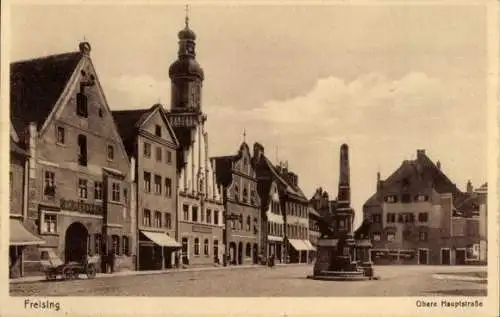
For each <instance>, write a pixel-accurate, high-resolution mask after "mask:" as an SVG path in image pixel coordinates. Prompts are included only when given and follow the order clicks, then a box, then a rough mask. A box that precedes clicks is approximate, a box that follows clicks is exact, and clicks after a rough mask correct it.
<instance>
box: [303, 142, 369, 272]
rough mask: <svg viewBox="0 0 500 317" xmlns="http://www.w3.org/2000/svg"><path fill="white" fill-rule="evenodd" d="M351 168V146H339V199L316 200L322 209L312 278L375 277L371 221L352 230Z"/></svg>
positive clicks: (324, 198) (321, 197)
mask: <svg viewBox="0 0 500 317" xmlns="http://www.w3.org/2000/svg"><path fill="white" fill-rule="evenodd" d="M349 178H350V172H349V147H348V146H347V144H342V146H341V147H340V173H339V185H338V196H337V200H334V201H330V200H328V195H327V194H323V195H319V196H320V201H319V202H318V203H317V207H318V208H319V213H320V221H319V227H320V233H321V236H320V238H319V239H318V256H317V260H316V263H315V265H314V271H313V275H312V276H308V277H309V278H313V279H326V280H366V279H371V278H372V277H373V268H372V263H371V258H370V253H371V247H372V244H371V241H370V222H369V221H364V222H363V224H362V225H361V226H360V227H359V228H358V229H357V230H356V232H353V230H352V226H353V222H354V209H353V208H352V207H351V189H350V179H349Z"/></svg>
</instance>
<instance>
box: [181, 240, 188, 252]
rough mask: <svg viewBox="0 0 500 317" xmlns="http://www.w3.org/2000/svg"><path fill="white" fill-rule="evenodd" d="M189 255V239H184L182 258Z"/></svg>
mask: <svg viewBox="0 0 500 317" xmlns="http://www.w3.org/2000/svg"><path fill="white" fill-rule="evenodd" d="M187 254H188V238H182V256H187Z"/></svg>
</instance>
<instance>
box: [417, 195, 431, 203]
mask: <svg viewBox="0 0 500 317" xmlns="http://www.w3.org/2000/svg"><path fill="white" fill-rule="evenodd" d="M415 200H416V201H418V202H423V201H428V200H429V196H427V195H417V196H415Z"/></svg>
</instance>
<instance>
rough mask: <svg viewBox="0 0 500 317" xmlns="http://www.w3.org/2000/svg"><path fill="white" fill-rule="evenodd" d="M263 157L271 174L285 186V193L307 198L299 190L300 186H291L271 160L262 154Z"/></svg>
mask: <svg viewBox="0 0 500 317" xmlns="http://www.w3.org/2000/svg"><path fill="white" fill-rule="evenodd" d="M263 159H264V162H265V163H266V165H267V166H268V168H269V170H270V171H271V173H272V174H273V176H274V177H275V178H276V179H277V180H278V181H279V182H280V183H281V184H282V185H283V186H284V187H285V189H286V192H287V193H289V194H292V195H294V196H297V197H298V198H301V199H305V200H307V198H306V196H305V195H304V193H303V192H302V190H300V188H298V187H296V186H292V185H291V184H289V183H288V182H287V181H286V180H285V179H284V178H283V177H281V175H280V174H279V173H278V171H277V170H276V167H274V165H273V163H271V161H269V159H268V158H267V157H266V156H263ZM294 187H295V188H294Z"/></svg>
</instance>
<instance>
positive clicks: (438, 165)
mask: <svg viewBox="0 0 500 317" xmlns="http://www.w3.org/2000/svg"><path fill="white" fill-rule="evenodd" d="M436 166H437V168H438V169H439V170H441V162H439V161H437V162H436Z"/></svg>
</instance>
